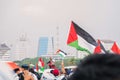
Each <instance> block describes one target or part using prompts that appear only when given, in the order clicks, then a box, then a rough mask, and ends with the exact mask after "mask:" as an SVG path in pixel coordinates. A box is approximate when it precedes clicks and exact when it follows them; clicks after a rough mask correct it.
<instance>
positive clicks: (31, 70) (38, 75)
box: [29, 68, 41, 80]
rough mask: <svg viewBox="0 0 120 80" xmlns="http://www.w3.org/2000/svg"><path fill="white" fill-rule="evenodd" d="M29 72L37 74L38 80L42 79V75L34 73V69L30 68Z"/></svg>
mask: <svg viewBox="0 0 120 80" xmlns="http://www.w3.org/2000/svg"><path fill="white" fill-rule="evenodd" d="M29 71H30V72H31V73H33V74H35V75H36V77H37V79H38V80H40V78H41V76H40V74H39V73H37V72H36V71H34V69H33V68H30V69H29Z"/></svg>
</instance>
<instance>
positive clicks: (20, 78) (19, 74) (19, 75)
mask: <svg viewBox="0 0 120 80" xmlns="http://www.w3.org/2000/svg"><path fill="white" fill-rule="evenodd" d="M14 72H15V73H16V76H15V79H16V80H24V76H23V73H22V72H21V71H20V69H19V68H15V69H14Z"/></svg>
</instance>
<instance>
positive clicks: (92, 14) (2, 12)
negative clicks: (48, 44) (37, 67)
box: [0, 0, 120, 53]
mask: <svg viewBox="0 0 120 80" xmlns="http://www.w3.org/2000/svg"><path fill="white" fill-rule="evenodd" d="M71 20H73V21H74V22H76V23H77V24H78V25H80V26H81V27H82V28H83V29H84V30H86V31H87V32H88V33H90V34H91V35H92V36H93V37H94V38H95V39H109V40H114V41H116V42H117V43H118V45H120V0H0V43H3V42H7V43H9V44H12V45H14V44H15V42H16V40H17V39H18V38H19V36H20V35H21V34H22V33H23V34H27V38H29V41H30V43H31V45H32V46H33V52H34V53H36V52H37V49H38V48H37V47H38V39H39V37H41V36H54V37H56V36H57V34H59V36H58V37H59V47H60V48H61V49H63V50H64V49H65V48H66V40H67V36H68V31H69V27H70V24H71ZM57 27H59V29H58V31H59V33H58V32H57V29H56V28H57Z"/></svg>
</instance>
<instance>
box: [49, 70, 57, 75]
mask: <svg viewBox="0 0 120 80" xmlns="http://www.w3.org/2000/svg"><path fill="white" fill-rule="evenodd" d="M50 72H51V73H52V74H53V75H54V76H58V75H59V70H58V69H54V70H51V71H50Z"/></svg>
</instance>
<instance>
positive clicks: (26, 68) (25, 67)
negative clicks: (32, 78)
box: [21, 64, 29, 70]
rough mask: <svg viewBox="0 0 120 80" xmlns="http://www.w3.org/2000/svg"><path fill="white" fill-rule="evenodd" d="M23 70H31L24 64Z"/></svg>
mask: <svg viewBox="0 0 120 80" xmlns="http://www.w3.org/2000/svg"><path fill="white" fill-rule="evenodd" d="M21 68H23V69H25V70H28V69H29V66H28V65H27V64H23V65H22V66H21Z"/></svg>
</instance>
